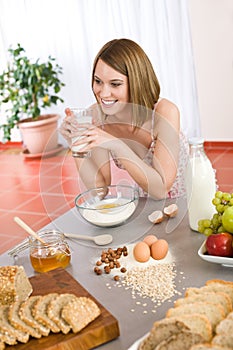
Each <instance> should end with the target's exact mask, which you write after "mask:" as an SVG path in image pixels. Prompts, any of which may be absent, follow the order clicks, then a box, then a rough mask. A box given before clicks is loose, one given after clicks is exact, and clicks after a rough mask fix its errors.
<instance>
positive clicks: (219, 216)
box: [218, 215, 222, 224]
mask: <svg viewBox="0 0 233 350" xmlns="http://www.w3.org/2000/svg"><path fill="white" fill-rule="evenodd" d="M218 222H219V224H221V223H222V215H218Z"/></svg>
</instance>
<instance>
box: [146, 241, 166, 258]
mask: <svg viewBox="0 0 233 350" xmlns="http://www.w3.org/2000/svg"><path fill="white" fill-rule="evenodd" d="M150 249H151V256H152V258H153V259H155V260H161V259H164V258H165V256H166V255H167V252H168V243H167V241H165V239H158V240H157V241H156V242H154V243H153V244H152V246H151V247H150Z"/></svg>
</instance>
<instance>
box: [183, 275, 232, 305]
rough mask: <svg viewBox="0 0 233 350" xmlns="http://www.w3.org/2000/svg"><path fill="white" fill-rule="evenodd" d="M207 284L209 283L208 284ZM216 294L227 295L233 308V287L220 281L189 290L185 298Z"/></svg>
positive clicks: (213, 281) (212, 281) (209, 282)
mask: <svg viewBox="0 0 233 350" xmlns="http://www.w3.org/2000/svg"><path fill="white" fill-rule="evenodd" d="M206 283H207V282H206ZM213 292H214V293H216V292H222V293H225V294H227V295H228V296H229V297H230V299H231V303H232V306H233V285H232V284H230V283H229V282H228V283H225V284H224V283H220V282H219V280H211V281H208V284H207V285H205V286H203V287H200V288H194V287H191V288H187V289H186V292H185V296H191V295H196V294H200V293H201V294H202V293H213Z"/></svg>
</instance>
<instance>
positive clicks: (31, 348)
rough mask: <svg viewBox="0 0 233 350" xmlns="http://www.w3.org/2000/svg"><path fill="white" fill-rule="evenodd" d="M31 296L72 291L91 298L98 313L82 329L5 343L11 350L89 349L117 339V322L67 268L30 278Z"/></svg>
mask: <svg viewBox="0 0 233 350" xmlns="http://www.w3.org/2000/svg"><path fill="white" fill-rule="evenodd" d="M30 282H31V284H32V287H33V293H32V294H33V295H44V294H48V293H54V292H56V293H59V294H61V293H73V294H75V295H77V296H85V297H90V298H91V299H92V300H94V301H95V302H96V304H97V305H98V306H99V308H100V310H101V315H100V316H99V317H98V318H96V319H95V320H94V321H93V322H92V323H90V324H89V325H88V326H87V327H85V328H84V329H83V330H82V331H81V332H79V333H77V334H74V333H72V332H70V333H68V334H66V335H64V334H62V333H56V334H55V333H51V334H50V335H49V336H48V337H42V338H41V339H34V338H31V339H30V341H29V342H28V343H26V344H17V345H14V346H7V347H6V349H9V350H10V349H12V350H16V349H17V350H23V349H26V350H55V349H56V350H88V349H92V348H95V347H97V346H99V345H101V344H104V343H106V342H108V341H110V340H113V339H115V338H117V337H118V336H119V335H120V333H119V326H118V321H117V320H116V319H115V317H113V315H112V314H111V313H110V312H109V311H108V310H106V309H105V308H104V307H103V306H102V305H101V304H100V303H99V302H98V301H97V300H96V299H95V298H94V297H93V296H92V295H90V293H89V292H88V291H87V290H86V289H84V288H83V287H82V286H81V285H80V284H79V283H78V282H77V281H76V280H75V279H74V278H73V277H72V276H71V275H70V274H69V273H68V272H67V271H66V270H64V269H62V268H59V269H56V270H53V271H49V272H47V273H42V274H39V275H37V276H34V277H31V278H30Z"/></svg>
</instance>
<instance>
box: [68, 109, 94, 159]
mask: <svg viewBox="0 0 233 350" xmlns="http://www.w3.org/2000/svg"><path fill="white" fill-rule="evenodd" d="M77 120H78V123H80V124H83V123H85V124H86V123H89V124H91V123H92V116H81V117H80V116H79V117H78V119H77ZM79 130H85V128H81V127H80V128H79ZM81 138H83V136H77V137H73V138H72V146H71V149H72V152H74V153H76V152H81V151H82V148H84V147H86V146H87V143H84V144H83V145H78V146H73V143H75V142H76V141H78V140H80V139H81Z"/></svg>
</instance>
